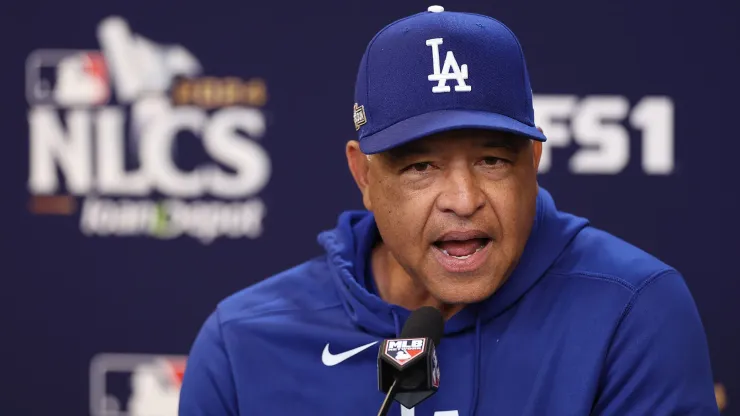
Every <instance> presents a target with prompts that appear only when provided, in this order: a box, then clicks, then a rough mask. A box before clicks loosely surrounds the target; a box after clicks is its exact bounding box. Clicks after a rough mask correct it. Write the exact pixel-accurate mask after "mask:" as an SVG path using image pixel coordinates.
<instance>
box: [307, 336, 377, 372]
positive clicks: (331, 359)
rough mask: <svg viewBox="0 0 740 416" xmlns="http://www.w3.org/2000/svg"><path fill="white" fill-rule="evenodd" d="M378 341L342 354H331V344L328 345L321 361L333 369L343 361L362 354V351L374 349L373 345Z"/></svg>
mask: <svg viewBox="0 0 740 416" xmlns="http://www.w3.org/2000/svg"><path fill="white" fill-rule="evenodd" d="M377 343H378V341H373V342H371V343H369V344H365V345H362V346H360V347H357V348H355V349H351V350H349V351H345V352H343V353H341V354H332V353H330V352H329V344H326V346H325V347H324V352H323V353H322V354H321V361H322V362H323V363H324V365H325V366H327V367H331V366H333V365H337V364H339V363H341V362H342V361H344V360H346V359H348V358H350V357H352V356H354V355H357V354H359V353H361V352H362V351H365V350H366V349H368V348H370V347H372V346H373V345H375V344H377Z"/></svg>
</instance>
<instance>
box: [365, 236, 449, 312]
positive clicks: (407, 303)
mask: <svg viewBox="0 0 740 416" xmlns="http://www.w3.org/2000/svg"><path fill="white" fill-rule="evenodd" d="M370 261H371V265H372V271H373V273H372V276H373V278H374V279H375V285H376V287H377V288H378V296H380V298H381V299H383V300H384V301H386V302H388V303H390V304H393V305H398V306H402V307H404V308H406V309H408V310H410V311H413V310H416V309H418V308H420V307H422V306H433V307H435V308H437V309H439V310H440V311H441V312H442V316H444V317H445V319H448V318H450V317H451V316H452V315H454V314H456V313H457V312H459V311H460V310H462V308H463V306H461V305H449V304H445V303H443V302H440V301H439V300H438V299H435V298H434V297H433V296H432V295H431V294H430V293H429V292H428V291H427V290H426V288H425V287H424V285H423V284H422V282H419V281H418V280H415V279H414V278H413V277H412V276H411V275H409V274H408V273H407V272H406V270H405V269H404V268H403V267H402V266H401V265H400V264H399V263H398V261H397V260H396V258H395V257H394V256H393V253H391V252H390V250H388V248H387V247H386V245H385V244H383V243H379V244H378V245H377V246H376V247H375V248H373V250H372V252H371V259H370Z"/></svg>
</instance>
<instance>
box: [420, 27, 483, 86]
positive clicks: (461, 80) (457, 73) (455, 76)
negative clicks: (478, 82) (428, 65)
mask: <svg viewBox="0 0 740 416" xmlns="http://www.w3.org/2000/svg"><path fill="white" fill-rule="evenodd" d="M442 42H443V41H442V38H435V39H429V40H427V46H431V47H432V59H433V62H434V63H433V64H434V73H433V74H431V75H429V77H428V79H429V81H437V82H438V84H437V85H436V86H434V87H432V92H434V93H440V92H450V87H449V86H448V85H447V80H457V85H455V91H457V92H469V91H470V90H471V89H472V88H471V87H470V85H467V84H465V80H467V79H468V65H467V64H463V65H462V67H461V66H459V65H458V64H457V60H456V59H455V55H454V54H453V53H452V51H447V55H446V56H445V63H444V67H443V68H442V70H440V69H439V45H441V44H442ZM450 70H452V72H450Z"/></svg>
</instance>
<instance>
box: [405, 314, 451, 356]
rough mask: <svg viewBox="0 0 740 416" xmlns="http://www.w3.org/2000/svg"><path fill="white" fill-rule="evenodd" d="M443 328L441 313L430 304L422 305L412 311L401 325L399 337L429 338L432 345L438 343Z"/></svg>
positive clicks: (443, 321) (443, 322)
mask: <svg viewBox="0 0 740 416" xmlns="http://www.w3.org/2000/svg"><path fill="white" fill-rule="evenodd" d="M444 330H445V320H444V318H443V317H442V313H441V312H440V311H439V310H438V309H437V308H433V307H431V306H422V307H421V308H419V309H417V310H415V311H413V312H412V313H411V316H409V319H408V320H406V323H405V324H404V325H403V329H402V330H401V335H400V338H431V339H432V341H433V342H434V346H435V347H436V346H438V345H439V341H440V340H441V339H442V335H443V334H444Z"/></svg>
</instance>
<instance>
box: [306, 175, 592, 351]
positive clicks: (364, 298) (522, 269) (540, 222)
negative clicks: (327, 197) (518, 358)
mask: <svg viewBox="0 0 740 416" xmlns="http://www.w3.org/2000/svg"><path fill="white" fill-rule="evenodd" d="M587 225H588V221H587V220H585V219H583V218H580V217H576V216H573V215H571V214H567V213H563V212H560V211H558V210H557V208H556V207H555V203H554V201H553V199H552V196H551V195H550V194H549V192H547V191H546V190H545V189H543V188H540V189H539V193H538V195H537V213H536V217H535V222H534V225H533V227H532V231H531V233H530V237H529V239H528V240H527V245H526V246H525V249H524V252H523V254H522V257H521V259H520V261H519V264H518V266H517V268H516V269H515V270H514V272H513V273H512V274H511V276H509V278H508V279H507V281H506V282H505V283H504V284H503V285H502V286H501V287H500V288H499V289H498V290H497V291H496V292H495V293H494V294H493V295H492V296H491V297H489V298H488V299H486V300H484V301H482V302H480V303H477V304H472V305H468V306H466V307H465V308H464V309H463V310H462V311H460V312H458V313H457V314H455V315H454V316H453V317H452V318H450V319H449V320H448V321H447V322H446V323H445V334H452V333H456V332H461V331H464V330H468V329H472V328H475V327H476V325H477V324H478V323H480V322H486V321H488V320H490V319H493V318H495V317H496V316H498V315H499V314H501V313H502V312H503V311H505V310H506V309H508V308H509V307H511V306H512V305H513V304H514V303H516V302H517V301H518V300H519V299H520V298H521V297H522V296H523V295H524V294H525V293H526V292H527V291H529V289H531V288H532V287H533V286H534V285H535V284H536V283H537V282H538V281H539V280H540V279H541V278H542V276H544V274H545V273H546V271H547V270H548V268H549V267H550V266H551V265H552V264H553V263H554V262H555V260H556V259H557V258H558V256H559V255H560V253H562V251H563V249H564V248H565V247H566V246H567V245H568V244H569V243H570V241H571V240H572V239H573V237H575V236H576V235H577V234H578V232H579V231H580V230H582V229H583V228H584V227H586V226H587ZM378 238H379V234H378V232H377V228H376V226H375V220H374V217H373V215H372V213H370V212H368V211H345V212H344V213H342V214H341V215H340V216H339V219H338V224H337V227H336V228H334V229H333V230H329V231H324V232H322V233H321V234H319V236H318V241H319V243H320V244H321V245H322V246H323V247H324V249H325V250H326V253H327V256H328V263H329V267H330V269H331V271H332V275H333V276H332V277H333V279H334V283H335V285H336V287H337V290H338V292H339V295H340V297H341V298H342V304H343V305H344V308H345V311H346V312H347V314H348V315H349V317H350V319H351V320H352V321H353V322H354V323H355V324H356V325H358V326H360V327H362V328H364V329H365V330H367V331H369V332H371V333H374V334H377V335H379V336H383V337H387V336H396V335H398V334H397V332H398V325H399V324H398V322H399V320H400V321H402V322H405V321H406V319H408V317H409V315H410V314H411V311H409V310H407V309H405V308H403V307H401V306H398V305H392V304H389V303H387V302H385V301H384V300H382V299H381V298H380V297H378V296H377V294H376V292H375V289H374V283H373V282H371V281H372V280H373V279H372V277H371V276H370V275H369V274H368V273H367V271H368V270H369V267H368V262H369V260H370V253H371V252H372V248H373V245H374V244H375V242H376V241H377V239H378Z"/></svg>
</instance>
